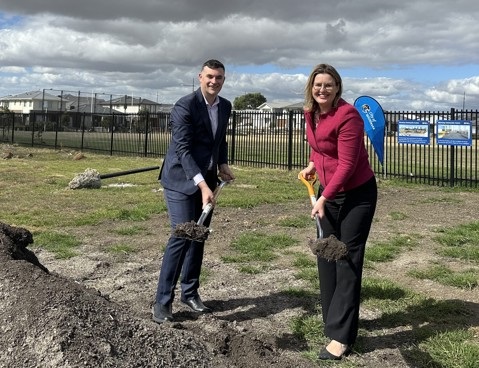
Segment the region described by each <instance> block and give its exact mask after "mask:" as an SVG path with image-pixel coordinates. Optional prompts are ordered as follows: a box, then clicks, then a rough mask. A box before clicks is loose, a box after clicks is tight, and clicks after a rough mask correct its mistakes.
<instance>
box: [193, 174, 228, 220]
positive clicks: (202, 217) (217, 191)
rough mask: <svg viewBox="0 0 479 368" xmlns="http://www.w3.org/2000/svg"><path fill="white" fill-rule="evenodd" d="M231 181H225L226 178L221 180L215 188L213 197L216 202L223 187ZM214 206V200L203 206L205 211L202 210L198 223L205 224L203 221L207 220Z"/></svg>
mask: <svg viewBox="0 0 479 368" xmlns="http://www.w3.org/2000/svg"><path fill="white" fill-rule="evenodd" d="M229 183H230V182H229V181H224V180H221V181H220V183H219V184H218V186H217V187H216V188H215V191H214V192H213V199H214V201H215V202H216V199H217V198H218V196H219V195H220V193H221V189H223V187H224V186H225V185H226V184H229ZM213 207H214V205H213V202H210V203H208V204H207V205H206V206H205V208H203V212H201V215H200V218H199V219H198V222H197V223H196V224H197V225H203V222H205V220H206V217H207V216H208V215H209V214H210V212H211V210H212V209H213Z"/></svg>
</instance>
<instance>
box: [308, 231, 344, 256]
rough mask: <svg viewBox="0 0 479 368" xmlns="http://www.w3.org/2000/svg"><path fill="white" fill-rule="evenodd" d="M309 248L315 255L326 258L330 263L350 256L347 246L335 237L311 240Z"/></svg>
mask: <svg viewBox="0 0 479 368" xmlns="http://www.w3.org/2000/svg"><path fill="white" fill-rule="evenodd" d="M309 248H310V249H311V251H312V252H313V254H314V255H317V256H319V257H322V258H325V259H326V260H328V261H330V262H333V261H339V260H340V259H344V258H346V256H347V255H348V248H347V247H346V244H344V243H343V242H342V241H341V240H339V239H338V238H336V237H335V236H334V235H330V236H328V237H327V238H322V239H314V240H313V239H310V240H309Z"/></svg>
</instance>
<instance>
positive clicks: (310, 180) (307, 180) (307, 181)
mask: <svg viewBox="0 0 479 368" xmlns="http://www.w3.org/2000/svg"><path fill="white" fill-rule="evenodd" d="M298 179H299V180H301V181H302V182H303V184H304V185H305V186H306V188H308V194H309V199H310V200H311V205H312V206H313V207H314V205H315V204H316V195H315V194H314V187H313V185H314V184H315V183H316V182H317V181H318V175H317V174H316V173H314V174H313V175H308V177H307V178H305V177H304V176H303V175H301V173H299V174H298ZM314 220H315V221H316V228H317V229H318V239H322V238H323V229H322V228H321V223H320V222H319V216H318V214H316V215H314Z"/></svg>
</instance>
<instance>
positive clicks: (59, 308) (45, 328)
mask: <svg viewBox="0 0 479 368" xmlns="http://www.w3.org/2000/svg"><path fill="white" fill-rule="evenodd" d="M31 243H33V237H32V234H31V233H30V232H29V231H28V230H26V229H24V228H20V227H14V226H10V225H7V224H4V223H1V222H0V264H1V267H0V326H1V333H0V366H1V367H62V368H65V367H67V368H68V367H178V368H180V367H188V368H194V367H215V368H218V367H219V368H221V367H232V368H234V367H241V368H247V367H255V368H256V367H264V366H274V367H277V368H286V367H296V368H299V367H303V365H302V364H298V363H299V362H291V361H281V357H280V354H279V353H278V352H276V351H275V350H274V349H273V348H272V347H271V346H264V344H261V342H258V341H252V340H251V339H248V338H247V337H246V336H241V334H238V333H237V332H234V330H233V328H231V327H230V326H228V325H225V326H223V327H224V328H223V329H222V330H221V331H217V332H216V333H214V334H211V333H205V334H204V335H203V334H197V333H195V332H194V331H190V330H187V329H184V328H182V326H181V324H170V323H168V324H164V325H158V324H156V323H154V322H153V321H151V319H149V320H145V319H144V318H143V319H141V318H138V317H135V316H132V315H131V314H130V313H128V310H127V309H126V308H124V307H122V306H121V305H119V304H117V303H114V302H112V301H110V300H108V297H105V296H102V295H100V293H99V292H98V291H96V290H93V289H89V288H86V287H85V286H83V285H81V284H79V283H77V282H75V281H73V280H71V279H68V278H65V277H62V276H60V275H58V274H55V273H52V272H49V271H48V268H47V267H46V266H45V265H42V264H40V262H39V261H38V259H37V257H36V256H35V254H34V253H33V252H32V251H30V250H29V249H27V246H28V245H29V244H31ZM145 308H149V306H145ZM196 332H197V331H196ZM205 336H207V338H206V337H205ZM245 352H247V353H248V354H247V355H245V354H244V353H245ZM310 363H311V362H310ZM305 366H306V365H305ZM307 366H310V365H309V364H308V365H307Z"/></svg>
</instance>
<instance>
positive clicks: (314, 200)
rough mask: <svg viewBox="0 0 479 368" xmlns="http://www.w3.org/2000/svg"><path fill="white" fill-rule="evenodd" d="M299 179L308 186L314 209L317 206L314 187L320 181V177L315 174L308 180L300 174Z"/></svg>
mask: <svg viewBox="0 0 479 368" xmlns="http://www.w3.org/2000/svg"><path fill="white" fill-rule="evenodd" d="M298 179H299V180H301V181H302V182H303V184H304V185H306V188H308V194H309V199H310V200H311V205H312V206H313V207H314V205H315V204H316V194H315V193H314V187H313V185H314V184H315V183H316V181H317V180H318V176H317V175H316V174H314V175H309V176H308V178H305V177H304V176H303V175H301V173H299V174H298Z"/></svg>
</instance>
